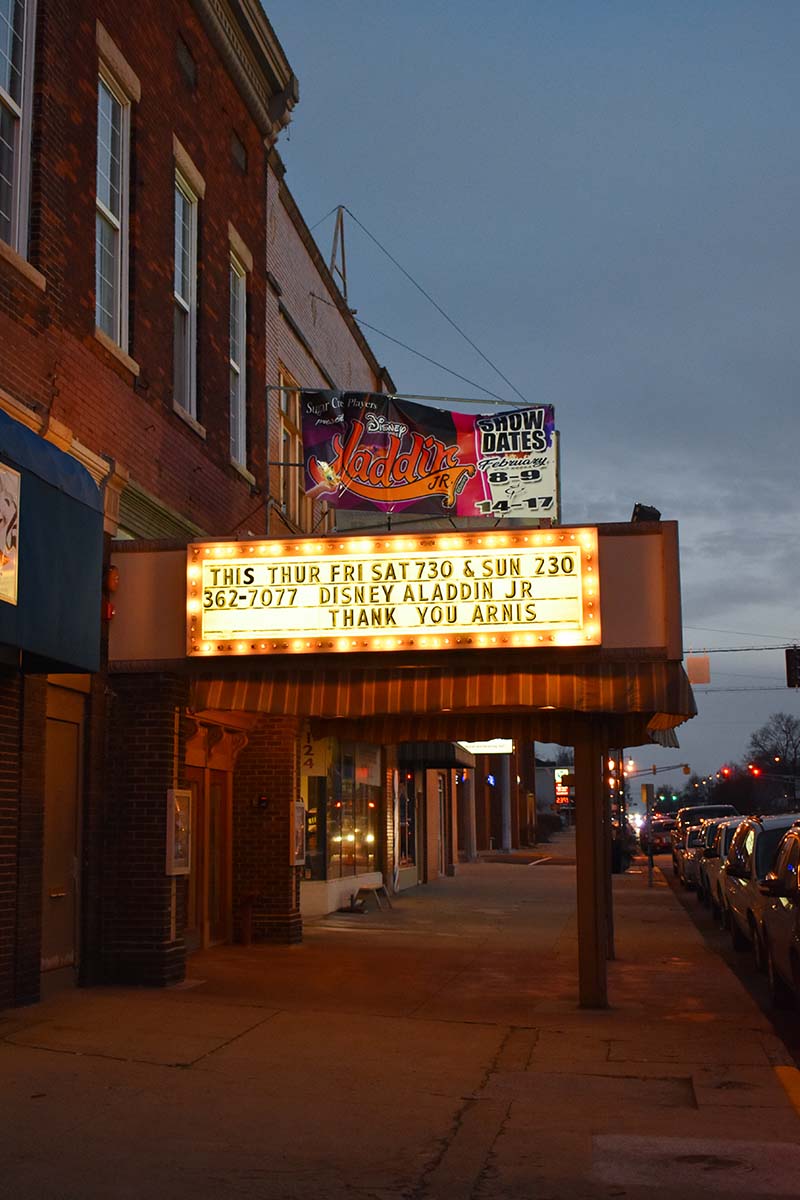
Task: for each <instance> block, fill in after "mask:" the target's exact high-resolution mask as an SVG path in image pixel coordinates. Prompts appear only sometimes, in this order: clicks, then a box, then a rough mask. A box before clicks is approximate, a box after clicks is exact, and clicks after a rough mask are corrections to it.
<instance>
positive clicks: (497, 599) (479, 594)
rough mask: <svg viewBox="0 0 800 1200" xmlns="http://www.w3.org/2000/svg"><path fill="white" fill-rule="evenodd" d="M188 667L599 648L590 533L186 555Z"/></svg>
mask: <svg viewBox="0 0 800 1200" xmlns="http://www.w3.org/2000/svg"><path fill="white" fill-rule="evenodd" d="M187 585H188V591H187V633H188V653H189V654H190V655H198V656H211V655H218V654H233V655H241V654H247V655H250V654H297V653H300V654H302V653H309V652H313V653H319V652H320V651H322V652H341V651H365V650H383V651H386V650H431V649H439V650H441V649H453V650H457V649H458V650H463V649H487V648H489V649H491V648H492V647H513V646H531V647H533V646H590V645H598V644H599V643H600V577H599V570H598V562H597V530H596V529H563V528H562V529H553V530H526V531H524V532H523V531H519V532H517V531H514V532H502V533H500V532H497V533H486V532H482V533H459V534H456V533H453V534H435V535H428V536H408V535H391V536H386V537H378V538H368V537H347V538H330V539H325V540H313V539H303V540H298V541H269V542H257V541H249V542H207V543H199V544H194V545H191V546H189V548H188V570H187Z"/></svg>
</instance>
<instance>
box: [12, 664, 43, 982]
mask: <svg viewBox="0 0 800 1200" xmlns="http://www.w3.org/2000/svg"><path fill="white" fill-rule="evenodd" d="M23 697H24V699H23V711H24V718H23V721H22V754H21V774H20V793H19V834H18V842H17V849H18V862H17V929H16V939H17V945H16V966H15V975H16V978H15V984H14V991H15V996H14V999H15V1003H17V1004H29V1003H31V1002H32V1001H34V1000H38V999H39V975H40V968H41V943H42V856H43V846H44V783H45V769H44V747H45V735H46V728H47V718H46V712H47V682H46V678H45V676H43V675H28V676H26V678H25V681H24V685H23Z"/></svg>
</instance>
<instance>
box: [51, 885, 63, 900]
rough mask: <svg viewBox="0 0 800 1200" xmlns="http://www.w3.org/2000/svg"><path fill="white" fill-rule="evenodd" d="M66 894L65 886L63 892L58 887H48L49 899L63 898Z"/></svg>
mask: <svg viewBox="0 0 800 1200" xmlns="http://www.w3.org/2000/svg"><path fill="white" fill-rule="evenodd" d="M66 895H67V889H66V888H64V890H63V892H62V891H59V889H58V888H51V889H50V899H51V900H64V899H65V898H66Z"/></svg>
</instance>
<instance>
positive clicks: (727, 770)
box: [722, 767, 731, 779]
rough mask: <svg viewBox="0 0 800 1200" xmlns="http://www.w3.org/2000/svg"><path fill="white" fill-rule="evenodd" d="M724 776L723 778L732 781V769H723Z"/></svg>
mask: <svg viewBox="0 0 800 1200" xmlns="http://www.w3.org/2000/svg"><path fill="white" fill-rule="evenodd" d="M722 774H723V776H724V777H725V779H730V776H731V769H730V767H723V768H722Z"/></svg>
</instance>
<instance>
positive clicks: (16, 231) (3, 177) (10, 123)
mask: <svg viewBox="0 0 800 1200" xmlns="http://www.w3.org/2000/svg"><path fill="white" fill-rule="evenodd" d="M34 22H35V3H34V0H0V238H2V240H3V241H4V242H7V243H8V244H9V245H10V246H13V248H14V249H15V250H16V251H17V252H18V253H19V254H22V255H23V256H24V255H25V254H26V252H27V241H28V191H29V180H30V118H31V82H32V77H33V41H34V38H33V34H34Z"/></svg>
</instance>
